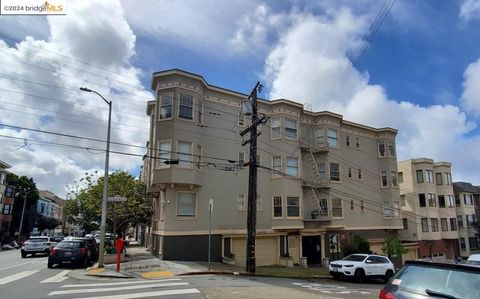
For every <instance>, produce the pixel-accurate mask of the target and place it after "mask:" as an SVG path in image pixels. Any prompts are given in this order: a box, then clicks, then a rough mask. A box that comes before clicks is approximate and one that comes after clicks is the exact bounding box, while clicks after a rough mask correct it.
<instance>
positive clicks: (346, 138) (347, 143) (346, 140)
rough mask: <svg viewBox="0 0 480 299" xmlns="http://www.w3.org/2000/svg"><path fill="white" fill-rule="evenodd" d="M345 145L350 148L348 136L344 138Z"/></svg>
mask: <svg viewBox="0 0 480 299" xmlns="http://www.w3.org/2000/svg"><path fill="white" fill-rule="evenodd" d="M345 145H346V146H350V136H348V135H347V136H346V137H345Z"/></svg>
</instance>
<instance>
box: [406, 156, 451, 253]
mask: <svg viewBox="0 0 480 299" xmlns="http://www.w3.org/2000/svg"><path fill="white" fill-rule="evenodd" d="M398 171H399V175H398V177H399V183H400V198H401V207H402V211H403V225H404V228H405V229H404V230H402V231H400V236H401V239H402V240H403V241H406V242H410V243H415V242H418V247H419V250H418V254H419V257H421V258H425V257H431V258H438V259H444V258H449V259H453V258H454V257H455V256H456V255H457V253H458V225H457V216H456V211H455V200H454V193H453V185H452V176H451V164H450V163H448V162H434V161H433V160H432V159H427V158H420V159H411V160H406V161H400V162H399V163H398Z"/></svg>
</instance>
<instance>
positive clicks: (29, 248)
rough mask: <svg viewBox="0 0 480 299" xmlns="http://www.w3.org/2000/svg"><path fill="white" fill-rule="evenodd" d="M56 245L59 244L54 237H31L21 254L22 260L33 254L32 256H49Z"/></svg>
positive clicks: (24, 244)
mask: <svg viewBox="0 0 480 299" xmlns="http://www.w3.org/2000/svg"><path fill="white" fill-rule="evenodd" d="M55 245H57V242H56V241H55V239H54V238H52V237H30V238H29V239H28V240H27V241H25V242H24V243H23V246H22V248H21V250H20V252H21V254H22V258H25V257H27V255H28V254H31V255H32V256H34V255H35V254H37V253H43V254H46V255H48V254H49V253H50V250H51V249H52V248H53V247H54V246H55Z"/></svg>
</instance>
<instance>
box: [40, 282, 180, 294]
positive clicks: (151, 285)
mask: <svg viewBox="0 0 480 299" xmlns="http://www.w3.org/2000/svg"><path fill="white" fill-rule="evenodd" d="M185 285H188V282H170V283H168V282H167V283H155V284H148V285H139V286H126V287H113V288H102V289H84V290H66V291H54V292H51V293H50V294H48V295H49V296H53V295H67V294H81V293H97V292H113V291H123V290H137V289H148V288H163V287H176V286H185Z"/></svg>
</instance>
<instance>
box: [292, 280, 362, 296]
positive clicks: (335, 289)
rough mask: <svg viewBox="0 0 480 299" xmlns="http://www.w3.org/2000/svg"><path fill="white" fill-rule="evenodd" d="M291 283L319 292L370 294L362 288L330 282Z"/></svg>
mask: <svg viewBox="0 0 480 299" xmlns="http://www.w3.org/2000/svg"><path fill="white" fill-rule="evenodd" d="M292 284H293V285H296V286H299V287H301V288H306V289H310V290H313V291H318V292H320V293H324V294H337V295H341V294H353V293H359V294H363V295H369V294H371V293H370V292H368V291H365V290H363V289H356V288H347V287H344V286H338V285H331V284H319V283H303V282H301V283H299V282H294V283H292Z"/></svg>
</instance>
